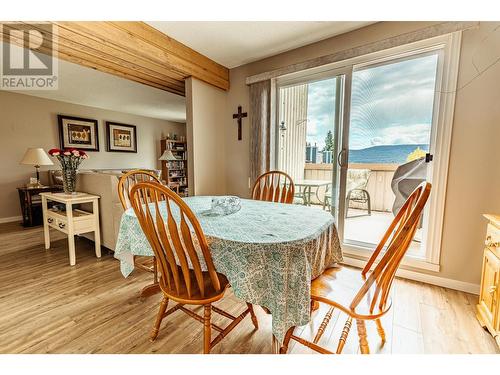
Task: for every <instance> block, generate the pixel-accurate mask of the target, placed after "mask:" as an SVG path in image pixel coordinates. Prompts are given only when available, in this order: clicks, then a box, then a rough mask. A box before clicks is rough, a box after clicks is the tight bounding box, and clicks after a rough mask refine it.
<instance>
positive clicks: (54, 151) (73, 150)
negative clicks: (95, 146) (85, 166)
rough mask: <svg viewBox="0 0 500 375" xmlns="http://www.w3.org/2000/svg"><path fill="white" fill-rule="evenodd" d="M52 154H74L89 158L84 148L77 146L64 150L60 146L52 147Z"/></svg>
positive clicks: (50, 151) (77, 156) (73, 155)
mask: <svg viewBox="0 0 500 375" xmlns="http://www.w3.org/2000/svg"><path fill="white" fill-rule="evenodd" d="M49 155H50V156H55V157H57V156H72V157H76V158H82V159H88V158H89V156H88V155H87V153H86V152H85V151H83V150H78V149H77V148H65V149H63V150H61V149H59V148H52V149H50V150H49Z"/></svg>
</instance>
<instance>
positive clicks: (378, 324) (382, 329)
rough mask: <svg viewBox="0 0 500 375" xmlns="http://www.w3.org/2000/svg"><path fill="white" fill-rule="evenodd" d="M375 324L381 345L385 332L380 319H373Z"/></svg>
mask: <svg viewBox="0 0 500 375" xmlns="http://www.w3.org/2000/svg"><path fill="white" fill-rule="evenodd" d="M375 324H376V325H377V332H378V335H379V336H380V338H381V340H382V343H385V331H384V327H382V322H381V321H380V319H375Z"/></svg>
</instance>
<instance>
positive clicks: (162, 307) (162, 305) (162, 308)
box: [149, 297, 168, 341]
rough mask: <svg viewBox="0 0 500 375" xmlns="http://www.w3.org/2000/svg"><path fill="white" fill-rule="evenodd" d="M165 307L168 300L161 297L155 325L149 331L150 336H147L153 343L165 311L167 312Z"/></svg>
mask: <svg viewBox="0 0 500 375" xmlns="http://www.w3.org/2000/svg"><path fill="white" fill-rule="evenodd" d="M167 306H168V298H167V297H163V299H162V300H161V303H160V309H159V310H158V315H156V321H155V325H154V326H153V329H152V330H151V334H150V336H149V339H150V341H155V340H156V337H157V336H158V332H159V331H160V324H161V321H162V320H163V316H164V315H165V311H166V310H167Z"/></svg>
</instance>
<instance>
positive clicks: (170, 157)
mask: <svg viewBox="0 0 500 375" xmlns="http://www.w3.org/2000/svg"><path fill="white" fill-rule="evenodd" d="M158 160H166V161H173V160H177V158H176V157H175V156H174V154H172V151H171V150H165V151H163V154H162V155H161V156H160V158H159V159H158Z"/></svg>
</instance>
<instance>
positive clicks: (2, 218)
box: [0, 216, 23, 224]
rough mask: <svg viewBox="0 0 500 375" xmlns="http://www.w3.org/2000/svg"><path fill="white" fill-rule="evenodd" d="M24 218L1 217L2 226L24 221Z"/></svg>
mask: <svg viewBox="0 0 500 375" xmlns="http://www.w3.org/2000/svg"><path fill="white" fill-rule="evenodd" d="M22 220H23V217H22V216H11V217H0V224H3V223H12V222H14V221H22Z"/></svg>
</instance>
